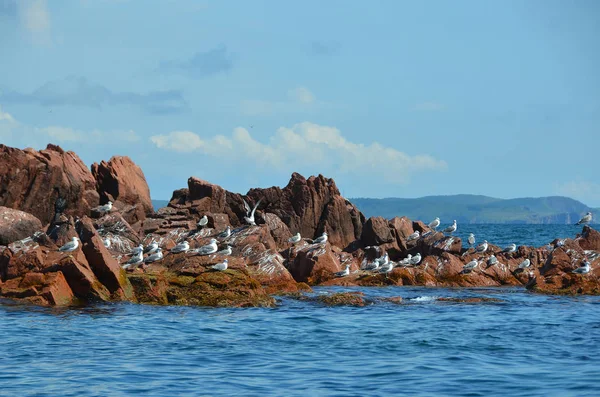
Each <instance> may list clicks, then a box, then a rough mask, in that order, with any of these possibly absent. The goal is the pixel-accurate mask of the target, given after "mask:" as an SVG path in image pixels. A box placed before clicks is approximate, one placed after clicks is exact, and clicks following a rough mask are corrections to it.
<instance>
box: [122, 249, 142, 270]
mask: <svg viewBox="0 0 600 397" xmlns="http://www.w3.org/2000/svg"><path fill="white" fill-rule="evenodd" d="M143 261H144V253H143V252H142V251H140V252H138V253H137V254H135V255H133V256H132V257H131V258H130V259H129V260H128V261H127V262H125V265H124V266H123V269H128V268H129V267H131V266H135V265H139V264H140V263H142V262H143Z"/></svg>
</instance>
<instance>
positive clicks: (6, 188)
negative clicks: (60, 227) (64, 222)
mask: <svg viewBox="0 0 600 397" xmlns="http://www.w3.org/2000/svg"><path fill="white" fill-rule="evenodd" d="M98 204H99V195H98V193H97V191H96V180H95V179H94V177H93V175H92V173H91V172H90V170H89V169H88V168H87V167H86V166H85V164H84V163H83V161H81V159H80V158H79V157H78V156H77V155H76V154H75V153H73V152H65V151H64V150H63V149H61V148H60V147H58V146H55V145H48V147H47V148H46V149H44V150H40V151H39V152H38V151H36V150H33V149H25V150H19V149H15V148H11V147H8V146H5V145H2V144H0V205H1V206H5V207H8V208H14V209H19V210H21V211H25V212H27V213H30V214H32V215H33V216H35V217H36V218H38V219H39V220H40V221H41V222H42V223H43V224H48V223H49V222H50V221H52V220H53V219H54V217H55V215H56V214H57V213H63V212H64V213H66V214H68V215H77V216H81V215H84V214H88V213H89V211H90V209H91V208H93V207H96V206H97V205H98Z"/></svg>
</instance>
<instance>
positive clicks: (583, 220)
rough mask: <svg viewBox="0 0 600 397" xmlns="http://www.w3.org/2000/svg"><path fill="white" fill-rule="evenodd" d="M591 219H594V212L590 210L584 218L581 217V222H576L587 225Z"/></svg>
mask: <svg viewBox="0 0 600 397" xmlns="http://www.w3.org/2000/svg"><path fill="white" fill-rule="evenodd" d="M591 221H592V213H591V212H588V213H587V214H585V215H584V217H583V218H581V219H580V220H579V222H577V223H576V225H587V224H588V223H590V222H591Z"/></svg>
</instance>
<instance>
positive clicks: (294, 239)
mask: <svg viewBox="0 0 600 397" xmlns="http://www.w3.org/2000/svg"><path fill="white" fill-rule="evenodd" d="M300 240H302V236H300V232H298V233H296V234H294V235H293V236H292V237H290V238H289V239H288V243H292V244H296V243H297V242H299V241H300Z"/></svg>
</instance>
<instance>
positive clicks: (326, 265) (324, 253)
mask: <svg viewBox="0 0 600 397" xmlns="http://www.w3.org/2000/svg"><path fill="white" fill-rule="evenodd" d="M288 261H289V262H288V269H289V271H290V273H291V274H292V276H293V277H294V279H295V280H296V281H298V282H307V283H308V284H310V285H315V284H320V283H322V282H323V281H327V280H329V279H331V278H333V277H334V274H335V273H336V272H339V271H340V270H342V269H341V267H340V262H339V259H338V258H337V256H336V255H335V254H334V253H333V252H332V250H331V246H330V245H329V244H326V245H325V246H322V245H319V244H311V245H305V246H302V247H297V248H296V249H294V251H293V253H292V255H291V256H290V259H289V260H288Z"/></svg>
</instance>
